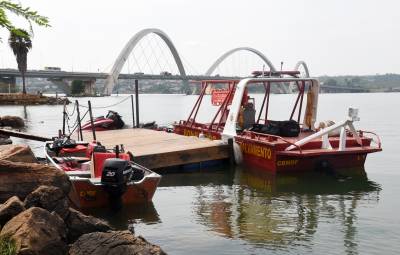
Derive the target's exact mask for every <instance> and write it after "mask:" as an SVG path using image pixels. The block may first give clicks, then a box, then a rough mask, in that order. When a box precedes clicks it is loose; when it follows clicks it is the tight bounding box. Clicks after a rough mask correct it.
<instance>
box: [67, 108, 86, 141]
mask: <svg viewBox="0 0 400 255" xmlns="http://www.w3.org/2000/svg"><path fill="white" fill-rule="evenodd" d="M88 112H89V110H87V111H86V112H85V114H83V117H82V118H81V119H80V121H82V120H83V119H84V118H85V117H86V114H88ZM76 123H77V124H78V120H76ZM77 127H78V125H76V127H74V129H73V130H72V132H69V136H71V135H72V133H73V132H75V130H76V128H77ZM68 131H70V129H69V126H68Z"/></svg>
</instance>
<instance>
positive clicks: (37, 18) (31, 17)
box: [0, 0, 50, 41]
mask: <svg viewBox="0 0 400 255" xmlns="http://www.w3.org/2000/svg"><path fill="white" fill-rule="evenodd" d="M8 13H13V14H15V15H17V16H20V17H22V18H24V19H25V20H27V21H28V23H29V28H30V32H31V33H32V34H33V29H32V23H35V24H37V25H39V26H44V27H48V26H50V24H49V19H48V18H47V17H45V16H41V15H39V14H38V13H37V12H36V11H32V10H31V9H30V8H29V7H23V6H22V5H20V4H16V3H13V2H11V1H7V0H0V28H5V29H7V30H8V31H9V32H10V33H11V32H14V33H16V34H17V35H19V36H24V34H22V33H20V32H21V29H17V28H16V27H15V26H14V24H13V23H12V22H11V21H10V19H9V17H8V15H7V14H8ZM0 41H1V38H0Z"/></svg>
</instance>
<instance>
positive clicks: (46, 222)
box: [0, 207, 67, 255]
mask: <svg viewBox="0 0 400 255" xmlns="http://www.w3.org/2000/svg"><path fill="white" fill-rule="evenodd" d="M0 236H9V237H11V238H12V239H14V240H15V242H16V246H17V253H18V254H19V255H39V254H52V255H58V254H59V255H63V254H66V252H67V245H66V242H65V241H66V230H65V225H64V222H63V220H62V219H61V218H60V217H59V216H58V214H56V213H49V212H48V211H46V210H44V209H42V208H38V207H32V208H30V209H28V210H26V211H24V212H22V213H20V214H18V215H17V216H15V217H14V218H12V219H11V220H10V221H9V222H7V224H6V225H5V226H4V227H3V229H2V230H1V233H0Z"/></svg>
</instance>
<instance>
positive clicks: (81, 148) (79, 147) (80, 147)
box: [59, 144, 87, 156]
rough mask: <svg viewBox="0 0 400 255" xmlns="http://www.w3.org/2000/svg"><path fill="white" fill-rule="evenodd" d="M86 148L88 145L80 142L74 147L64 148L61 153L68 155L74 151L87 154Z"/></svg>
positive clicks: (61, 154)
mask: <svg viewBox="0 0 400 255" xmlns="http://www.w3.org/2000/svg"><path fill="white" fill-rule="evenodd" d="M86 149H87V146H85V145H81V144H78V145H76V146H75V147H73V148H62V149H61V151H60V153H59V155H60V156H63V155H68V154H73V153H85V154H86Z"/></svg>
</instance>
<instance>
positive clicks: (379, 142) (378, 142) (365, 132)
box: [358, 130, 382, 149]
mask: <svg viewBox="0 0 400 255" xmlns="http://www.w3.org/2000/svg"><path fill="white" fill-rule="evenodd" d="M358 132H359V133H360V136H362V135H363V134H371V135H374V136H375V138H376V140H377V141H374V139H373V138H371V139H372V141H374V142H375V143H376V144H377V145H378V148H379V149H382V142H381V138H380V137H379V135H377V134H376V133H374V132H372V131H365V130H358Z"/></svg>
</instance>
